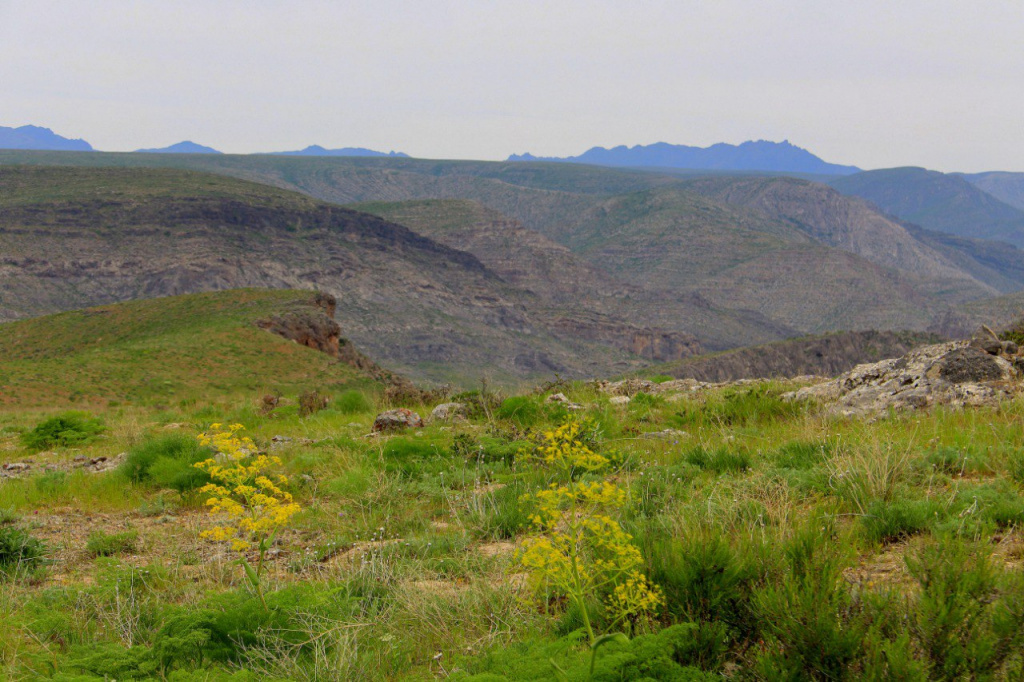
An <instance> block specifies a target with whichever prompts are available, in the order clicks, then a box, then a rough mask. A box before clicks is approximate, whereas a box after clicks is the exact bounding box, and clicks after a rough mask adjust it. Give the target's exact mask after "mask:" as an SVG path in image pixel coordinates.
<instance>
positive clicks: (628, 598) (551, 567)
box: [518, 423, 664, 646]
mask: <svg viewBox="0 0 1024 682" xmlns="http://www.w3.org/2000/svg"><path fill="white" fill-rule="evenodd" d="M580 432H581V427H580V425H579V424H576V423H567V424H565V425H563V426H561V427H559V428H558V429H555V430H553V431H549V432H547V433H545V434H544V442H543V444H542V445H541V446H540V447H539V448H538V455H539V457H540V458H541V459H542V461H543V462H545V463H546V464H547V465H548V466H550V467H552V468H554V469H556V470H558V471H560V472H561V473H562V474H563V479H564V481H563V482H562V483H553V484H551V485H550V486H548V487H547V488H545V489H542V490H539V491H537V492H536V493H533V494H529V495H525V496H524V501H525V502H530V503H532V504H533V505H534V506H535V509H536V511H535V512H534V514H533V515H532V516H531V517H530V523H531V525H532V526H533V527H534V529H535V530H536V531H537V534H536V535H534V536H532V537H530V538H527V539H526V540H525V541H524V542H523V543H522V545H521V547H520V549H519V554H518V557H519V561H520V562H521V563H522V565H523V566H524V567H525V568H526V569H527V570H528V572H529V573H530V577H531V581H532V583H533V586H534V588H535V589H536V590H537V591H538V592H540V593H546V594H548V595H555V596H560V597H565V598H567V599H568V600H569V601H570V602H571V603H573V604H574V605H575V606H576V607H577V608H578V609H579V611H580V614H581V616H582V618H583V625H584V628H585V629H586V633H587V636H588V638H589V639H590V642H591V645H592V646H593V645H594V643H595V642H596V641H598V638H597V637H596V635H595V633H594V629H593V625H592V623H591V621H590V615H589V614H588V612H587V602H588V601H589V600H591V599H592V598H594V597H603V601H604V605H605V607H606V608H607V610H608V613H609V615H610V616H611V622H610V626H609V627H618V626H621V625H625V624H627V623H632V622H635V621H636V620H637V619H639V618H641V617H643V616H644V615H646V614H649V613H651V612H653V611H655V610H656V609H657V608H658V606H660V605H661V604H662V603H664V598H663V597H662V594H661V591H660V590H659V589H658V588H657V587H656V586H654V585H652V584H651V583H650V582H649V581H648V579H647V577H646V576H645V575H644V573H643V570H642V568H643V563H644V561H643V556H642V555H641V554H640V550H639V549H637V548H636V546H635V545H633V544H632V539H633V538H632V536H631V535H630V534H629V533H627V532H625V531H624V530H623V529H622V526H621V525H620V524H619V522H618V521H617V520H616V518H615V516H616V515H617V514H618V513H619V512H620V511H621V510H622V508H623V507H625V506H626V505H627V504H628V502H629V495H628V493H627V491H626V490H625V489H624V488H622V487H621V486H619V485H618V484H616V483H614V482H612V481H610V480H608V479H605V480H602V481H583V480H580V478H579V477H580V476H581V475H582V474H583V473H587V474H591V475H593V474H599V473H602V472H605V471H607V469H609V468H610V465H611V460H610V459H609V458H608V457H605V456H604V455H601V454H598V453H596V452H594V451H593V450H592V449H590V448H589V447H588V446H586V445H585V444H584V443H583V442H582V441H581V439H580Z"/></svg>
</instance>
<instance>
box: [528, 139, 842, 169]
mask: <svg viewBox="0 0 1024 682" xmlns="http://www.w3.org/2000/svg"><path fill="white" fill-rule="evenodd" d="M508 161H546V162H559V163H587V164H594V165H598V166H612V167H618V166H624V167H634V168H644V167H647V168H681V169H694V170H733V171H775V172H790V173H808V174H821V175H846V174H850V173H856V172H858V171H860V169H859V168H857V167H856V166H843V165H839V164H833V163H828V162H826V161H824V160H822V159H821V158H819V157H817V156H815V155H814V154H812V153H811V152H809V151H807V150H806V149H803V148H801V147H797V146H796V145H794V144H791V143H790V142H789V141H788V140H783V141H782V142H771V141H768V140H757V141H753V140H751V141H747V142H743V143H740V144H738V145H733V144H729V143H726V142H719V143H717V144H713V145H711V146H709V147H691V146H687V145H676V144H669V143H667V142H656V143H654V144H649V145H635V146H633V147H627V146H626V145H620V146H618V147H613V148H611V149H608V148H605V147H592V148H590V149H589V150H587V151H586V152H584V153H583V154H580V155H579V156H569V157H563V158H558V157H536V156H533V155H532V154H530V153H526V154H521V155H516V154H513V155H512V156H510V157H508Z"/></svg>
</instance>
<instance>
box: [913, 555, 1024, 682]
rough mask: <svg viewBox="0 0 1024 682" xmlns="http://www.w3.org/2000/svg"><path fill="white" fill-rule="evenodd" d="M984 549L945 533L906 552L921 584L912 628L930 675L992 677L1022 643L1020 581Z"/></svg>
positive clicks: (1023, 610) (1023, 600)
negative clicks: (1004, 569)
mask: <svg viewBox="0 0 1024 682" xmlns="http://www.w3.org/2000/svg"><path fill="white" fill-rule="evenodd" d="M987 554H988V550H987V548H985V547H983V546H976V545H973V544H972V543H967V542H964V541H963V540H959V539H957V538H953V537H948V536H947V537H944V538H942V539H940V540H939V541H938V542H936V543H935V544H933V545H930V546H926V547H924V548H922V549H921V550H920V551H918V552H917V553H916V555H912V556H908V557H907V567H908V569H909V571H910V574H911V575H912V576H913V577H914V579H915V580H917V582H918V584H919V585H920V595H919V597H918V599H917V601H916V603H915V604H914V606H913V608H912V609H911V617H910V623H909V626H910V631H911V633H912V634H913V635H914V636H915V638H916V639H917V641H918V644H919V646H920V649H921V650H922V651H923V652H924V655H925V657H926V658H927V660H928V662H929V664H930V676H931V677H932V678H933V679H947V680H955V679H992V678H993V677H996V676H997V673H998V672H999V671H1000V669H1001V668H1002V666H1003V665H1004V664H1005V663H1006V662H1007V661H1008V659H1009V658H1011V657H1012V656H1013V655H1014V654H1016V653H1017V652H1019V650H1020V647H1021V646H1022V644H1024V608H1022V607H1024V581H1022V580H1021V578H1020V576H1019V575H1015V574H1006V573H1003V572H1002V571H999V570H998V569H996V567H995V566H994V565H993V564H992V562H991V561H990V560H989V559H988V558H987Z"/></svg>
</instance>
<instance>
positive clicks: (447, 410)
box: [430, 403, 466, 422]
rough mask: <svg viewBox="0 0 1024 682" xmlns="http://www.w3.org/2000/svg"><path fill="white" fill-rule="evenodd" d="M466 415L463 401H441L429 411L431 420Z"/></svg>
mask: <svg viewBox="0 0 1024 682" xmlns="http://www.w3.org/2000/svg"><path fill="white" fill-rule="evenodd" d="M465 416H466V404H465V403H441V404H440V405H438V406H437V407H435V408H434V409H433V410H431V412H430V419H431V421H437V422H446V421H451V420H452V419H455V418H456V417H465Z"/></svg>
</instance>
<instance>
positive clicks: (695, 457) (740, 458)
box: [683, 446, 750, 474]
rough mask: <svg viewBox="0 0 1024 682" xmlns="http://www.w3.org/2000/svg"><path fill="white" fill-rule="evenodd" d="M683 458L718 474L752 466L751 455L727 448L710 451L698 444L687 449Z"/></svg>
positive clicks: (742, 469)
mask: <svg viewBox="0 0 1024 682" xmlns="http://www.w3.org/2000/svg"><path fill="white" fill-rule="evenodd" d="M683 459H684V460H685V461H686V462H688V463H689V464H692V465H694V466H697V467H700V468H701V469H706V470H708V471H713V472H715V473H716V474H724V473H730V472H741V471H746V470H747V469H749V468H750V455H748V454H746V453H743V452H735V451H732V450H729V449H726V448H717V449H715V450H711V451H708V450H705V449H704V448H703V447H702V446H698V447H695V448H693V449H691V450H689V451H687V453H686V454H685V455H684V456H683Z"/></svg>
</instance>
